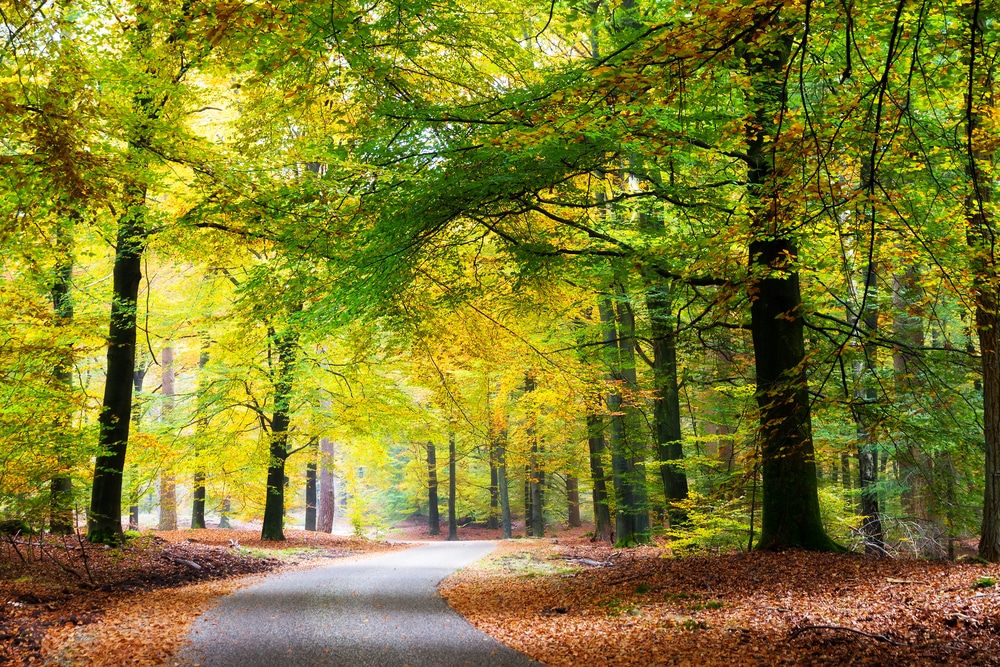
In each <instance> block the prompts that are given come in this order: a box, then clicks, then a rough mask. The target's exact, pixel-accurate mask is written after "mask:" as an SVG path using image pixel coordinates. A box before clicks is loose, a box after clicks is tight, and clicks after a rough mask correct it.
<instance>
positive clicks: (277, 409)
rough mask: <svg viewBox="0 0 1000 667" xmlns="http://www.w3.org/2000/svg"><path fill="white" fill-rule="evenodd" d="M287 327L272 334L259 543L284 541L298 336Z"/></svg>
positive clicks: (292, 329)
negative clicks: (264, 490)
mask: <svg viewBox="0 0 1000 667" xmlns="http://www.w3.org/2000/svg"><path fill="white" fill-rule="evenodd" d="M297 310H299V309H298V308H297V309H296V311H297ZM287 326H288V329H287V330H286V331H285V332H284V333H282V334H275V333H274V332H273V331H271V339H272V340H273V342H274V348H275V351H276V352H277V355H278V359H277V368H272V370H271V372H272V374H273V377H274V412H273V413H272V416H271V445H270V454H271V457H270V461H269V462H268V466H267V497H266V499H265V501H264V525H263V527H262V528H261V532H260V538H261V539H262V540H284V539H285V532H284V518H285V479H286V478H285V460H286V459H287V458H288V424H289V421H290V410H291V400H292V383H293V381H294V379H295V357H296V348H297V345H298V333H297V332H296V331H295V329H294V328H293V327H294V324H291V323H289V324H288V325H287Z"/></svg>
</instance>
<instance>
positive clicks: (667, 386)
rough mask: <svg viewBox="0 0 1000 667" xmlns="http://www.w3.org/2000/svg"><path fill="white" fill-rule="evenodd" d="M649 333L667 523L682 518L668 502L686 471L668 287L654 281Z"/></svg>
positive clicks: (681, 488) (677, 495) (682, 486)
mask: <svg viewBox="0 0 1000 667" xmlns="http://www.w3.org/2000/svg"><path fill="white" fill-rule="evenodd" d="M646 309H647V310H648V311H649V325H650V333H651V334H652V339H653V382H654V384H655V386H656V395H655V397H654V398H653V421H654V426H655V430H656V452H657V458H658V459H659V464H660V476H661V478H662V479H663V492H664V495H665V497H666V501H667V506H668V507H669V508H670V509H668V511H667V516H669V517H670V523H671V524H676V523H678V522H681V521H683V520H684V518H685V516H684V512H682V511H680V510H677V509H675V508H673V507H672V506H671V503H675V502H678V501H681V500H685V499H686V498H687V495H688V484H687V475H686V474H685V472H684V469H683V468H681V467H679V466H678V465H677V462H678V461H681V460H682V459H683V458H684V450H683V447H682V445H681V438H682V434H681V404H680V390H679V385H678V382H677V337H676V333H675V329H674V326H673V322H672V321H671V311H672V308H671V299H670V292H669V288H667V287H666V286H664V285H660V284H654V285H653V286H652V287H650V288H648V289H647V291H646Z"/></svg>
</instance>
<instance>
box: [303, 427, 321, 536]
mask: <svg viewBox="0 0 1000 667" xmlns="http://www.w3.org/2000/svg"><path fill="white" fill-rule="evenodd" d="M309 450H310V453H311V456H312V460H311V461H309V462H308V463H307V464H306V522H305V529H306V530H312V531H315V530H316V455H317V454H318V451H317V441H316V440H313V441H312V444H311V445H310V447H309Z"/></svg>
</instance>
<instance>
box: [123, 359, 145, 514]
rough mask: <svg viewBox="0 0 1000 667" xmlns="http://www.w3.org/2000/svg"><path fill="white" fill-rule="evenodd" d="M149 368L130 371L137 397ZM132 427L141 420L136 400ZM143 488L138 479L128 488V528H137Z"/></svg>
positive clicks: (142, 365)
mask: <svg viewBox="0 0 1000 667" xmlns="http://www.w3.org/2000/svg"><path fill="white" fill-rule="evenodd" d="M148 368H149V366H148V365H145V364H140V365H137V366H136V369H135V372H133V373H132V389H133V391H134V392H135V393H134V396H136V397H138V396H139V394H141V393H142V385H143V383H144V382H145V380H146V371H147V369H148ZM131 420H132V428H133V429H135V431H136V432H138V431H139V424H140V421H141V420H142V409H141V406H140V405H139V404H138V401H133V402H132V414H131ZM142 496H143V490H142V485H141V484H140V482H139V480H138V479H136V480H134V481H133V484H132V488H131V489H129V497H128V501H129V507H128V512H129V514H128V528H129V530H139V502H140V501H141V500H142Z"/></svg>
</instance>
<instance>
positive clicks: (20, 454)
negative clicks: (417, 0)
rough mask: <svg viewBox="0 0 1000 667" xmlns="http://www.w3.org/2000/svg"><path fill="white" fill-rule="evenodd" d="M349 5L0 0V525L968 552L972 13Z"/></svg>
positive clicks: (975, 438) (978, 199)
mask: <svg viewBox="0 0 1000 667" xmlns="http://www.w3.org/2000/svg"><path fill="white" fill-rule="evenodd" d="M390 6H391V11H389V10H388V9H386V10H384V11H383V10H381V9H379V10H373V9H365V8H362V7H348V6H346V5H345V6H343V7H339V6H338V7H337V8H335V11H333V13H331V10H330V7H329V5H328V4H325V5H324V4H322V3H312V2H305V3H297V4H295V5H294V6H292V5H288V6H284V5H281V4H280V3H279V4H277V5H275V4H273V3H272V4H269V5H260V6H257V5H254V6H246V7H241V8H238V9H236V8H233V9H232V11H229V10H226V11H221V10H219V11H214V12H207V11H202V9H200V8H198V7H194V6H190V7H189V6H184V7H179V8H178V7H174V6H173V5H169V6H168V5H166V4H163V3H160V2H158V0H149V1H143V2H138V3H133V4H132V5H129V6H127V7H123V8H120V11H119V13H118V14H116V15H115V16H114V17H111V16H110V14H108V11H109V10H108V8H106V7H103V6H98V5H93V4H91V3H89V2H83V3H71V4H70V5H60V6H59V7H58V11H54V12H53V13H51V15H49V14H43V13H41V12H37V11H34V12H33V11H30V10H28V9H25V8H19V7H18V8H12V9H11V11H10V12H9V13H8V16H7V18H6V19H5V21H6V22H7V23H8V24H9V26H13V28H11V30H9V31H8V32H9V33H10V34H9V35H7V36H6V37H5V38H4V39H5V40H6V42H7V47H8V48H6V49H5V53H4V55H3V56H2V59H0V69H2V76H3V77H4V80H8V81H11V82H17V83H11V85H10V86H8V87H7V88H5V89H4V92H3V93H0V105H2V106H3V108H4V110H5V113H4V114H3V116H2V117H0V126H2V128H3V131H4V136H5V137H7V139H5V142H4V143H3V145H2V146H0V162H2V163H3V165H4V167H5V169H4V171H3V176H2V178H3V179H5V180H4V192H6V193H7V195H5V196H3V197H0V232H2V236H0V242H2V243H3V247H4V253H3V257H4V260H3V261H4V263H3V273H2V275H0V281H2V283H3V287H4V293H5V294H9V295H10V296H9V298H8V299H7V301H6V302H5V303H4V304H2V308H3V309H4V314H5V316H6V317H7V318H8V320H9V321H10V322H11V326H10V327H9V331H8V332H7V333H6V334H5V336H6V337H5V338H4V339H3V340H2V341H0V371H2V373H3V377H4V378H5V385H4V386H5V392H6V393H5V394H4V395H3V397H2V400H0V442H2V443H3V448H2V449H3V455H4V457H5V459H4V464H5V465H4V470H5V473H4V475H2V476H0V496H2V498H3V500H2V502H0V513H4V514H11V515H14V514H18V515H20V514H33V515H37V516H38V517H43V518H44V520H45V521H46V522H48V524H49V526H50V528H51V529H52V530H53V531H57V532H65V531H68V530H71V529H72V528H73V527H74V526H75V525H76V524H75V516H76V514H77V511H78V510H79V509H81V507H80V502H79V500H80V494H81V493H86V491H84V489H88V488H89V491H90V504H89V508H88V510H87V512H86V518H87V524H88V537H89V539H90V540H92V541H95V542H109V543H114V542H118V541H120V540H122V539H123V535H122V525H121V521H122V509H123V505H128V506H129V507H130V508H131V507H135V508H136V513H137V512H138V508H139V507H140V505H141V504H142V503H147V504H148V503H149V502H151V501H150V496H149V494H148V493H147V490H148V489H149V483H150V482H151V481H152V480H154V479H156V478H157V476H161V477H162V479H164V480H169V479H170V477H171V476H172V475H173V476H175V477H176V479H178V480H181V483H180V486H179V498H180V502H181V503H186V502H187V494H188V493H190V496H191V502H192V512H191V517H192V525H205V524H206V523H207V517H211V516H213V515H215V516H219V515H224V516H226V517H228V516H230V515H233V516H240V517H244V518H253V519H260V520H262V521H263V524H264V528H263V532H262V534H263V535H264V537H266V538H269V539H282V537H283V526H284V525H285V521H286V517H287V515H288V514H289V510H291V511H292V512H295V511H297V510H298V508H299V507H300V506H301V505H302V504H303V503H305V504H306V505H308V506H309V507H310V508H311V509H310V510H309V511H310V512H312V514H310V519H309V525H310V526H311V527H314V528H318V529H320V530H331V529H332V523H333V502H334V501H333V497H332V494H333V475H334V472H336V474H337V476H338V477H339V478H340V479H343V480H344V481H345V484H344V485H343V487H342V491H343V492H344V493H343V494H342V495H343V498H341V499H342V500H344V501H346V511H345V512H344V515H345V516H350V517H351V519H352V521H354V522H355V523H356V524H357V525H358V526H361V527H364V526H365V525H367V526H376V527H377V526H378V525H379V524H380V522H381V521H382V520H384V519H386V518H389V517H393V518H395V517H399V516H403V515H406V514H408V513H413V512H420V513H422V512H423V511H424V508H426V509H427V512H428V517H429V518H428V521H429V524H430V526H434V525H436V524H437V523H438V521H437V519H436V518H435V515H436V513H437V511H438V499H436V498H435V497H434V492H435V490H436V488H437V483H438V482H440V483H442V484H443V483H444V482H445V479H444V478H445V476H447V482H448V485H449V486H448V501H449V503H448V506H449V514H448V518H449V534H450V535H452V534H453V533H457V532H458V531H459V530H460V524H461V520H462V519H463V518H471V519H472V520H475V521H483V522H489V523H490V524H491V525H495V526H497V527H499V528H500V530H501V531H502V533H503V534H504V535H505V536H510V535H511V534H512V525H513V524H514V523H515V521H522V520H523V521H524V522H525V529H526V532H528V533H530V534H532V535H536V536H540V535H542V534H546V533H549V532H551V531H552V530H553V528H555V529H558V526H559V524H560V523H562V522H564V521H565V522H568V523H575V522H576V517H575V514H574V512H575V509H574V508H576V509H579V508H582V509H583V514H584V517H583V518H592V519H593V521H594V523H595V528H594V533H595V539H601V540H614V541H616V542H617V543H619V544H623V545H629V544H635V543H640V542H644V541H647V540H649V539H651V538H652V537H653V536H654V535H656V534H659V533H661V532H664V533H665V534H668V535H670V536H673V538H674V539H675V540H676V543H677V544H678V545H682V544H689V545H694V546H697V545H698V544H702V545H706V544H716V542H713V540H724V538H723V535H724V534H732V535H737V534H738V535H739V538H738V539H735V538H733V539H732V542H731V544H739V545H740V547H741V548H745V547H746V546H747V545H748V543H749V541H750V539H751V536H752V537H753V539H754V541H755V546H756V547H757V548H775V549H777V548H785V547H805V548H810V549H824V550H839V549H841V548H842V545H843V546H851V547H854V546H857V547H861V546H862V545H863V546H864V548H867V549H868V550H869V551H872V552H884V551H892V550H894V549H900V548H903V546H904V545H906V544H909V543H919V550H921V551H924V552H928V553H930V552H934V551H935V550H937V551H942V552H943V551H944V549H946V548H947V545H952V546H953V545H954V543H955V542H956V540H957V539H958V538H960V537H964V536H966V535H968V534H972V533H975V532H978V533H979V534H980V535H981V537H982V540H981V543H980V550H981V555H983V557H984V558H987V559H988V560H991V561H996V560H998V559H1000V554H998V547H997V545H998V544H1000V528H998V526H1000V498H998V496H997V493H998V492H997V485H996V484H995V483H994V478H995V476H996V475H995V474H994V473H995V469H996V467H997V466H998V465H1000V463H998V462H997V461H998V460H1000V454H998V453H997V451H996V449H997V446H996V443H997V442H1000V439H998V438H1000V436H998V435H997V433H998V432H1000V421H998V420H1000V417H998V415H1000V407H997V406H1000V402H998V401H1000V399H998V398H997V397H998V396H1000V393H998V392H1000V390H998V386H1000V371H998V370H997V368H996V366H997V360H996V359H995V357H996V356H997V355H996V351H997V350H996V348H997V347H998V342H997V341H996V340H994V339H995V335H994V334H993V333H991V332H992V331H993V330H994V329H995V328H996V327H995V326H994V324H995V320H996V313H995V312H994V311H995V310H996V308H997V304H996V301H997V277H996V271H995V266H994V265H995V261H994V260H995V258H994V257H993V249H992V243H991V241H990V239H991V238H992V237H993V233H994V222H995V220H996V219H997V218H996V212H995V210H994V209H995V206H996V202H995V201H994V200H995V199H996V198H995V196H994V193H993V192H992V186H991V184H992V181H993V176H994V174H993V171H994V169H995V162H996V150H995V148H996V147H995V145H994V143H995V142H993V140H992V139H991V137H993V136H994V135H995V134H996V132H995V130H996V128H995V127H994V125H995V117H996V113H995V109H994V106H995V105H994V103H993V95H994V92H995V91H994V90H993V87H994V84H993V80H994V78H995V76H994V75H995V72H994V71H993V70H994V66H993V65H992V63H993V62H994V56H995V53H994V50H995V44H996V40H995V39H993V37H995V32H996V26H995V17H993V16H992V14H991V13H990V11H988V8H987V7H985V6H984V5H983V4H982V3H981V2H979V1H978V0H972V1H971V2H969V3H965V4H964V5H962V6H955V7H951V6H948V7H945V6H936V5H935V6H929V5H928V6H921V7H919V8H908V7H907V6H906V3H902V2H899V3H893V4H892V5H881V4H878V3H873V2H867V3H861V4H859V3H857V2H855V3H851V4H848V5H829V6H826V5H819V4H816V3H811V2H806V3H804V4H799V5H788V4H786V3H778V2H766V1H765V2H737V3H723V2H714V1H708V2H696V3H681V4H676V3H674V4H669V5H665V4H662V3H661V4H656V3H634V2H626V3H605V2H594V3H589V4H588V5H587V7H586V8H585V11H580V10H579V8H573V7H569V6H563V5H561V4H559V3H556V4H554V5H551V6H550V7H548V6H547V7H541V8H540V7H536V6H535V5H534V4H532V3H517V2H515V3H514V4H511V3H509V2H505V3H500V2H493V0H488V1H487V2H486V3H485V4H484V3H482V2H479V3H477V4H476V6H475V8H474V9H475V11H471V10H472V9H473V8H472V6H471V5H470V4H469V3H465V2H457V3H452V4H450V5H448V6H446V7H436V8H435V11H434V12H433V18H431V17H430V16H429V15H428V14H427V13H426V12H424V11H423V10H422V8H421V7H417V6H412V5H411V4H407V3H403V2H393V3H390ZM387 7H389V6H387ZM861 18H864V20H860V19H861ZM112 19H113V20H112ZM98 25H100V26H104V27H102V28H100V29H98V28H96V27H94V26H98ZM412 25H420V26H422V27H421V30H420V31H418V32H416V33H415V32H413V31H412V30H410V27H411V26H412ZM107 26H110V27H107ZM931 35H934V37H933V38H931V37H930V36H931ZM581 45H585V46H583V47H581ZM862 63H864V66H862ZM956 63H960V64H961V66H960V67H958V66H955V64H956ZM931 84H933V85H931ZM98 89H100V91H101V94H100V100H97V99H96V97H95V93H94V91H95V90H98ZM955 128H961V132H958V133H956V132H955ZM151 276H173V277H175V278H171V279H170V280H166V279H163V280H160V279H158V280H157V281H151V280H150V277H151ZM105 277H106V278H108V280H105V279H104V278H105ZM144 279H145V280H144ZM99 304H104V305H99ZM102 328H106V330H107V332H108V333H107V336H106V339H105V343H106V345H107V347H106V355H107V356H106V360H105V361H104V363H103V364H102V362H101V360H100V355H101V350H100V349H99V348H100V347H101V346H100V345H99V344H98V343H97V342H96V340H95V339H96V337H97V335H98V332H100V331H101V330H102ZM168 342H169V343H170V344H171V345H172V346H173V351H174V352H175V355H174V356H175V362H174V367H175V370H176V387H175V391H174V392H173V394H174V398H173V399H172V400H173V401H174V406H173V409H172V410H173V412H172V416H171V419H170V420H161V421H162V423H161V424H159V425H156V426H155V427H154V426H153V422H154V421H155V420H146V421H144V422H142V423H143V424H144V426H143V429H142V431H141V432H138V433H137V432H136V430H135V429H133V427H132V424H133V416H135V417H141V416H142V410H161V409H163V408H164V407H165V405H164V404H165V401H166V395H167V394H168V393H170V390H169V389H168V386H167V375H166V370H167V368H168V366H167V365H166V364H167V361H166V360H165V359H161V360H158V361H157V363H162V364H164V365H163V368H162V370H163V371H164V375H163V385H162V387H161V388H159V389H157V388H155V387H153V388H147V389H146V391H144V394H143V395H144V398H149V401H148V404H146V403H144V404H143V406H138V405H137V402H136V400H135V399H136V397H135V395H134V391H135V387H136V384H135V380H136V371H137V370H141V369H138V368H137V365H136V356H137V353H138V351H139V350H141V349H142V348H149V349H148V351H147V353H146V354H147V358H148V357H149V356H151V355H152V354H153V351H154V350H162V349H163V348H164V346H166V345H167V344H168ZM209 349H211V354H210V355H209V354H207V351H208V350H209ZM8 379H9V381H8ZM158 392H159V393H158ZM100 396H103V398H102V399H101V400H100V402H99V403H100V404H98V401H96V400H94V399H92V398H91V397H100ZM140 407H141V408H142V409H139V408H140ZM145 424H148V426H146V425H145ZM333 442H336V443H337V447H336V451H333V448H332V443H333ZM446 442H447V443H448V444H449V450H448V451H449V456H448V466H447V467H446V468H445V467H441V468H440V469H439V467H438V462H437V459H436V457H435V458H432V456H431V454H432V453H433V452H435V451H436V450H435V449H434V447H435V446H437V445H441V446H443V445H444V443H446ZM426 443H432V444H431V445H429V446H428V445H427V444H426ZM317 448H318V451H317ZM442 451H443V450H442ZM300 452H301V454H300ZM92 455H93V460H91V457H92ZM306 456H308V457H309V462H307V463H305V464H303V465H299V464H296V465H286V464H287V463H288V461H289V460H293V461H301V460H302V459H304V458H305V457H306ZM291 457H299V458H298V459H292V458H291ZM852 461H854V463H852ZM91 463H92V464H93V466H92V473H91V472H89V471H88V470H87V469H88V468H91ZM168 463H169V465H168ZM306 471H308V472H306ZM306 475H308V477H309V480H310V481H309V482H308V484H310V485H311V486H310V487H309V488H310V489H312V491H310V495H309V497H308V499H304V498H302V497H301V496H302V494H303V493H304V492H305V487H306V484H307V482H306V480H305V476H306ZM577 481H578V482H579V483H577ZM123 486H124V487H126V489H125V493H124V495H125V497H124V498H123ZM168 486H169V485H167V486H165V487H164V491H163V492H160V493H159V494H158V501H157V502H159V503H160V504H161V509H164V510H169V507H168V506H167V505H168V503H167V504H165V503H164V501H165V500H166V498H167V496H169V493H166V491H167V490H168ZM317 486H318V495H317V491H316V489H317ZM41 487H45V489H46V493H44V494H41V495H40V494H38V492H37V489H38V488H41ZM511 489H516V490H517V491H516V493H511V492H510V491H511ZM522 490H524V492H523V493H522ZM581 493H582V496H583V497H582V498H577V496H578V495H579V494H581ZM314 496H315V497H314ZM166 514H169V512H166ZM314 524H315V525H314ZM713 526H714V527H713ZM720 526H725V528H721V527H720ZM725 539H728V538H725ZM692 548H693V547H692Z"/></svg>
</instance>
